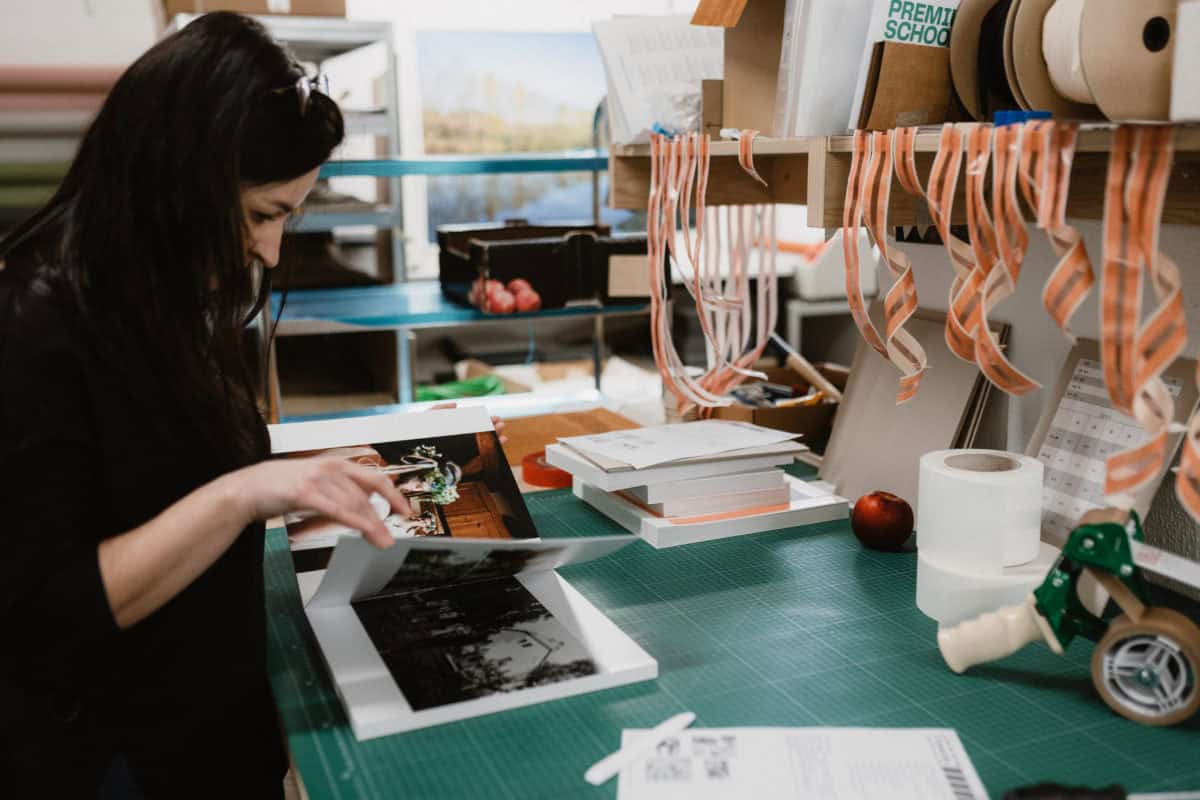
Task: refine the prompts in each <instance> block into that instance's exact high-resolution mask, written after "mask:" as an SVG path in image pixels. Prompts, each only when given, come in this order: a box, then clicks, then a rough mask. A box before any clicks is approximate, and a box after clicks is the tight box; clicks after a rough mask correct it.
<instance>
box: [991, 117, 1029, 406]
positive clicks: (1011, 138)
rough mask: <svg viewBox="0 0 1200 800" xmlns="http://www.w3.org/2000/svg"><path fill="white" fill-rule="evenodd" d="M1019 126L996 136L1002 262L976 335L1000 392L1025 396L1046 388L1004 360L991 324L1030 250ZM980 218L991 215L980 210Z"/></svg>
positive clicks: (997, 228) (995, 176) (995, 207)
mask: <svg viewBox="0 0 1200 800" xmlns="http://www.w3.org/2000/svg"><path fill="white" fill-rule="evenodd" d="M1021 133H1022V127H1021V126H1020V125H1004V126H1001V127H999V128H996V129H995V130H994V131H993V135H992V142H993V148H994V164H995V167H994V169H993V170H992V209H993V217H994V219H995V226H994V229H995V240H996V244H997V248H998V255H999V260H998V261H997V263H996V265H995V266H994V267H993V268H992V270H991V272H989V273H988V274H987V278H986V279H985V281H984V284H983V290H982V298H981V302H980V306H979V327H978V328H977V329H976V331H975V361H976V363H978V364H979V369H980V370H981V371H982V372H983V374H984V375H985V376H986V377H987V379H988V380H989V381H991V382H992V384H993V385H994V386H996V388H998V389H1000V390H1001V391H1003V392H1005V393H1006V394H1010V395H1013V396H1014V397H1023V396H1024V395H1027V394H1029V393H1030V392H1032V391H1034V390H1035V389H1040V388H1041V384H1039V383H1037V382H1036V381H1034V380H1033V379H1031V378H1030V377H1029V376H1028V375H1026V374H1025V373H1023V372H1021V370H1019V369H1017V368H1016V367H1015V366H1014V365H1013V363H1012V362H1011V361H1010V360H1009V359H1008V357H1007V356H1005V355H1004V352H1003V350H1001V348H1000V342H999V340H998V339H997V338H996V334H995V333H994V332H993V331H992V329H991V325H990V324H989V316H990V314H991V312H992V311H993V310H994V309H995V308H996V306H997V305H999V304H1000V302H1001V301H1003V300H1005V299H1006V298H1008V297H1011V296H1012V295H1013V294H1015V293H1016V290H1017V280H1018V279H1019V278H1020V276H1021V267H1022V265H1023V264H1024V262H1025V253H1026V252H1027V251H1028V249H1029V234H1028V232H1027V231H1026V230H1025V220H1024V219H1022V218H1021V211H1020V207H1019V205H1018V202H1017V173H1018V172H1019V166H1020V157H1019V155H1020V150H1019V146H1020V139H1021ZM980 212H981V215H980V216H981V219H982V218H983V216H984V215H985V214H986V211H985V210H983V209H982V208H981V209H980Z"/></svg>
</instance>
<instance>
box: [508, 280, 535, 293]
mask: <svg viewBox="0 0 1200 800" xmlns="http://www.w3.org/2000/svg"><path fill="white" fill-rule="evenodd" d="M508 290H509V291H510V292H512V293H513V296H514V297H515V296H516V295H519V294H520V293H521V292H531V291H533V286H531V285H530V283H529V281H527V280H525V279H524V278H513V279H512V280H511V281H509V282H508Z"/></svg>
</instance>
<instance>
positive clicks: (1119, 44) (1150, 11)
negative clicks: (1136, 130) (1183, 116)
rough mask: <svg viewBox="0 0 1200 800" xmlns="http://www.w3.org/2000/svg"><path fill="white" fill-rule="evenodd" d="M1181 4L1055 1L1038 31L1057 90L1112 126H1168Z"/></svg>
mask: <svg viewBox="0 0 1200 800" xmlns="http://www.w3.org/2000/svg"><path fill="white" fill-rule="evenodd" d="M1177 11H1178V0H1139V1H1138V2H1136V3H1130V2H1127V0H1087V2H1084V0H1057V2H1056V3H1055V4H1054V5H1053V6H1052V7H1051V8H1050V9H1049V10H1048V11H1047V12H1046V17H1045V20H1044V21H1043V25H1042V55H1043V57H1044V58H1045V59H1046V67H1047V69H1048V71H1049V73H1050V80H1051V82H1052V83H1053V84H1054V87H1055V89H1056V90H1057V91H1058V92H1059V93H1060V94H1062V95H1063V96H1064V97H1066V98H1068V99H1070V100H1073V101H1075V102H1077V103H1092V104H1095V105H1096V106H1098V107H1099V108H1100V110H1101V111H1102V112H1104V115H1105V116H1106V117H1108V118H1109V119H1110V120H1113V121H1118V122H1122V121H1135V120H1165V119H1167V118H1168V116H1169V113H1170V105H1171V68H1172V59H1173V57H1174V45H1175V42H1174V36H1173V35H1172V32H1173V29H1174V26H1175V17H1176V14H1177Z"/></svg>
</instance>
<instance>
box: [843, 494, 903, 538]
mask: <svg viewBox="0 0 1200 800" xmlns="http://www.w3.org/2000/svg"><path fill="white" fill-rule="evenodd" d="M850 528H851V530H853V531H854V535H855V536H856V537H858V540H859V541H860V542H862V544H863V546H864V547H869V548H870V549H872V550H887V551H896V550H899V549H900V548H901V547H902V546H903V545H904V543H905V542H906V541H908V537H909V536H911V535H912V530H913V510H912V506H910V505H909V504H908V503H907V501H905V500H904V499H903V498H901V497H897V496H896V495H894V494H892V493H891V492H871V493H870V494H864V495H863V496H862V497H860V498H858V502H857V503H855V504H854V511H852V512H851V513H850Z"/></svg>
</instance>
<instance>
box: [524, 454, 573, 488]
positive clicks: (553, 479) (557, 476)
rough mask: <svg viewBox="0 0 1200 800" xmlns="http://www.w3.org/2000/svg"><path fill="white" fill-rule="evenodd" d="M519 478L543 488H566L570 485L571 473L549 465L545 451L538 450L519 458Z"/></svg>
mask: <svg viewBox="0 0 1200 800" xmlns="http://www.w3.org/2000/svg"><path fill="white" fill-rule="evenodd" d="M521 480H523V481H524V482H525V483H527V484H529V485H530V486H539V487H541V488H543V489H566V488H569V487H570V485H571V473H569V472H564V471H563V470H561V469H559V468H558V467H554V466H551V465H550V463H549V462H547V461H546V451H545V450H539V451H537V452H536V453H530V454H529V455H527V456H525V457H524V458H522V459H521Z"/></svg>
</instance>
